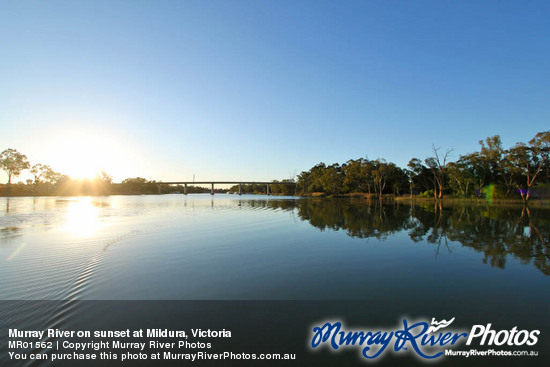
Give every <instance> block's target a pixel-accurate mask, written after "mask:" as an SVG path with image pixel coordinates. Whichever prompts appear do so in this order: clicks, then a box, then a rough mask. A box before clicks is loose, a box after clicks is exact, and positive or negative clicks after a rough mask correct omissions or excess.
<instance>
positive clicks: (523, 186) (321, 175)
mask: <svg viewBox="0 0 550 367" xmlns="http://www.w3.org/2000/svg"><path fill="white" fill-rule="evenodd" d="M479 144H480V149H479V151H477V152H473V153H469V154H464V155H460V156H459V157H458V159H457V160H456V161H454V162H451V161H449V158H450V157H451V153H452V149H447V150H445V151H443V150H441V148H439V147H437V148H436V147H435V146H432V153H433V154H432V156H430V157H428V158H426V159H424V160H423V161H422V160H421V159H418V158H412V159H411V160H410V161H409V162H408V164H407V167H406V168H401V167H398V166H397V165H396V164H395V163H392V162H387V161H386V160H385V159H376V160H369V159H368V158H359V159H351V160H349V161H347V162H346V163H344V164H341V165H340V164H338V163H334V164H332V165H326V164H325V163H322V162H321V163H319V164H317V165H315V166H314V167H312V168H311V169H309V170H308V171H304V172H302V173H301V174H299V175H298V180H297V192H298V194H301V195H311V194H313V193H325V194H328V195H336V196H337V195H345V194H352V193H366V194H368V195H369V196H376V197H379V198H382V197H383V196H387V195H392V196H399V195H410V196H411V197H412V196H413V195H419V196H421V197H433V198H435V199H441V198H443V196H444V195H451V196H454V197H462V198H468V197H477V196H485V197H487V198H490V199H503V198H514V197H516V198H519V197H521V199H523V201H525V202H527V201H528V200H529V199H530V198H531V197H532V196H533V194H536V193H537V191H538V193H539V195H540V194H541V193H543V192H546V193H547V192H548V189H549V187H548V184H549V182H550V160H549V154H550V131H545V132H539V133H537V134H536V135H535V136H534V137H533V139H531V140H529V142H528V143H521V142H520V143H517V144H516V145H514V146H513V147H511V148H509V149H504V148H503V146H502V141H501V139H500V136H499V135H495V136H492V137H489V138H487V139H485V140H481V141H480V142H479ZM535 187H536V188H537V189H538V190H535Z"/></svg>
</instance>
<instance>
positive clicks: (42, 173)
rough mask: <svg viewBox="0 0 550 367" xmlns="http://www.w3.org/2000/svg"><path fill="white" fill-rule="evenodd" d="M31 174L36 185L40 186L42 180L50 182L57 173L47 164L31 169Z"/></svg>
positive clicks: (37, 165) (38, 164) (39, 164)
mask: <svg viewBox="0 0 550 367" xmlns="http://www.w3.org/2000/svg"><path fill="white" fill-rule="evenodd" d="M31 173H32V174H33V176H34V184H35V185H36V184H38V183H39V182H40V180H41V179H42V178H44V179H45V180H46V181H50V178H51V177H52V176H53V174H54V173H55V172H54V171H53V170H52V169H51V167H50V166H48V165H47V164H41V163H37V164H35V165H34V166H32V167H31Z"/></svg>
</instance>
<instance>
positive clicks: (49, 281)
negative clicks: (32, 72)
mask: <svg viewBox="0 0 550 367" xmlns="http://www.w3.org/2000/svg"><path fill="white" fill-rule="evenodd" d="M0 209H1V210H2V216H1V217H0V278H1V279H2V282H1V283H0V295H1V298H2V299H4V300H6V299H9V300H14V299H15V300H59V299H69V298H70V299H73V298H76V299H101V300H115V299H129V300H133V299H141V300H143V299H155V300H157V299H177V300H188V299H193V300H195V299H209V300H212V299H239V300H243V299H262V300H263V299H293V300H302V299H371V298H373V297H374V298H382V299H387V298H392V297H396V296H397V295H399V297H402V296H403V295H406V296H407V297H420V298H422V297H425V296H427V295H429V294H432V293H433V292H434V291H437V293H438V295H439V297H442V296H445V297H449V298H459V297H463V296H468V295H471V294H472V293H474V292H483V294H485V295H486V296H489V295H491V296H495V297H499V296H501V295H503V294H506V293H507V292H508V291H509V289H510V288H513V289H515V291H517V292H520V293H521V294H522V296H523V297H526V298H534V299H535V300H540V298H541V297H544V298H545V299H546V300H548V298H547V297H548V296H547V295H546V294H548V292H543V293H544V294H541V292H537V291H536V290H537V289H539V290H540V289H545V287H548V285H549V278H548V275H550V259H549V255H550V251H549V249H548V239H549V236H550V228H549V227H550V219H549V218H550V215H549V214H550V211H549V210H548V209H530V210H529V211H526V210H522V208H521V207H517V208H507V207H490V206H476V207H467V206H455V207H442V208H439V207H434V206H433V204H429V205H427V206H426V207H420V206H416V207H410V206H409V205H386V206H380V205H379V204H378V203H371V205H368V204H366V203H365V202H359V201H358V202H354V201H349V200H346V201H344V200H330V199H327V200H308V199H293V198H276V197H269V198H268V197H258V196H250V197H247V196H242V197H240V198H239V197H237V196H233V195H231V196H230V195H216V196H215V197H213V198H212V197H210V196H209V195H189V196H187V197H186V196H183V195H165V196H112V197H94V198H62V197H41V198H9V199H8V198H1V199H0Z"/></svg>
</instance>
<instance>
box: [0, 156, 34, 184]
mask: <svg viewBox="0 0 550 367" xmlns="http://www.w3.org/2000/svg"><path fill="white" fill-rule="evenodd" d="M29 167H30V164H29V161H27V156H26V155H24V154H21V153H19V152H18V151H17V150H15V149H11V148H10V149H6V150H4V151H3V152H2V153H0V169H2V170H4V171H6V173H7V174H8V184H11V178H12V177H17V176H19V175H20V174H21V172H22V171H23V170H26V169H28V168H29Z"/></svg>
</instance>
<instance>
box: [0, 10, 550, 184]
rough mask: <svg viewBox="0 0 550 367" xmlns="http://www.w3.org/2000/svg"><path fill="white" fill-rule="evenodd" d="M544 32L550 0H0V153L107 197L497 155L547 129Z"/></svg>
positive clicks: (547, 36)
mask: <svg viewBox="0 0 550 367" xmlns="http://www.w3.org/2000/svg"><path fill="white" fill-rule="evenodd" d="M549 17H550V2H548V1H463V0H461V1H436V0H434V1H392V0H387V1H381V0H380V1H345V2H341V1H298V2H297V1H257V0H253V1H240V0H239V1H210V0H206V1H204V0H198V1H189V0H181V1H166V0H164V1H119V0H118V1H117V0H115V1H100V0H94V1H72V0H69V1H55V0H52V1H30V0H23V1H20V0H15V1H11V0H3V1H1V2H0V151H2V150H4V149H7V148H14V149H17V150H18V151H19V152H21V153H23V154H25V155H27V157H28V159H29V161H30V163H31V164H35V163H42V164H49V165H50V166H51V167H52V168H53V169H54V170H56V171H59V172H61V173H65V174H69V175H70V176H72V177H79V176H90V175H94V174H95V172H97V171H98V170H101V169H102V170H105V171H106V172H107V173H108V174H109V175H111V176H112V177H113V178H114V181H115V182H120V181H121V180H123V179H125V178H128V177H144V178H146V179H152V180H157V181H161V180H162V181H181V180H192V179H193V176H195V178H196V180H197V181H199V180H274V179H277V180H282V179H288V178H292V177H294V176H295V175H297V174H299V173H300V172H302V171H305V170H308V169H310V168H311V167H312V166H314V165H315V164H317V163H319V162H325V163H326V164H332V163H336V162H337V163H344V162H346V161H347V160H349V159H357V158H361V157H363V158H364V157H367V158H369V159H376V158H385V159H386V160H387V161H390V162H394V163H396V164H397V165H399V166H401V167H405V166H406V164H407V162H408V161H409V160H410V159H411V158H413V157H416V158H420V159H424V158H426V157H428V156H430V155H431V154H432V152H431V150H432V145H434V146H436V147H441V149H442V150H446V149H454V151H453V156H452V157H451V159H452V160H454V159H457V158H458V157H459V155H460V154H466V153H470V152H473V151H476V150H479V143H478V142H479V141H480V140H482V139H485V138H487V137H489V136H493V135H497V134H498V135H500V136H501V138H502V142H503V145H504V147H505V148H508V147H511V146H513V145H514V144H515V143H516V142H520V141H521V142H527V141H528V140H530V139H531V138H532V137H534V135H535V134H536V133H537V132H540V131H546V130H549V127H550V123H549V121H550V22H549V21H548V19H549ZM24 178H26V176H25V175H22V176H21V177H19V178H16V179H15V182H17V181H19V180H22V179H24ZM0 182H7V176H6V175H5V174H4V173H3V172H2V173H0Z"/></svg>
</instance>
